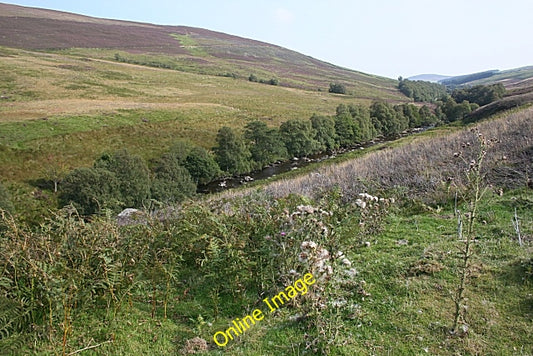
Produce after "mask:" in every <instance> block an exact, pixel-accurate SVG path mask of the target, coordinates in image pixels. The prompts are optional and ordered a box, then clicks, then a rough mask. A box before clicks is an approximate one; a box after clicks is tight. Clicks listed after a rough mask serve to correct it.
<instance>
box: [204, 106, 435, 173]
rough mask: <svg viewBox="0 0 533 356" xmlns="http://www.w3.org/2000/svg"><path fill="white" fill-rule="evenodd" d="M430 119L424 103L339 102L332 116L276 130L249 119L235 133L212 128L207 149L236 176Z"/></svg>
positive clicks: (295, 122) (423, 123)
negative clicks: (213, 138) (212, 139)
mask: <svg viewBox="0 0 533 356" xmlns="http://www.w3.org/2000/svg"><path fill="white" fill-rule="evenodd" d="M436 122H437V117H436V116H435V115H434V114H433V113H432V112H431V110H430V109H429V108H428V107H427V106H422V107H417V106H415V105H413V104H402V105H396V106H393V105H391V104H389V103H387V102H384V101H375V102H374V103H372V105H371V106H370V108H367V107H364V106H362V105H344V104H341V105H339V106H338V107H337V110H336V114H335V115H334V116H319V115H313V116H312V117H311V118H310V119H308V120H299V119H293V120H288V121H285V122H283V123H282V124H281V125H280V127H279V128H270V127H268V126H267V125H266V124H265V123H264V122H262V121H252V122H250V123H248V124H247V125H246V127H245V129H244V133H243V134H242V135H241V134H239V133H237V132H235V130H233V129H232V128H230V127H223V128H221V129H220V130H219V131H218V134H217V137H216V146H215V147H214V148H213V151H214V153H215V160H216V161H217V163H218V165H219V167H220V168H221V170H223V171H225V172H226V173H229V174H241V173H247V172H249V171H250V170H253V169H258V168H262V167H264V166H266V165H268V164H271V163H273V162H276V161H279V160H286V159H289V158H291V157H305V156H309V155H312V154H316V153H320V152H327V151H334V150H336V149H338V148H340V147H349V146H353V145H355V144H361V143H364V142H367V141H370V140H372V139H373V138H375V137H377V136H386V137H393V136H397V135H398V134H400V133H401V132H402V131H404V130H406V129H408V128H414V127H420V126H428V125H433V124H435V123H436Z"/></svg>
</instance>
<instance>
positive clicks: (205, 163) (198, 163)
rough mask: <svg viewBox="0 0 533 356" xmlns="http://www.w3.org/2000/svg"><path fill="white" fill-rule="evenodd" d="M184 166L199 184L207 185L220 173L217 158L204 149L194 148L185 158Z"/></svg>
mask: <svg viewBox="0 0 533 356" xmlns="http://www.w3.org/2000/svg"><path fill="white" fill-rule="evenodd" d="M184 166H185V168H187V170H188V171H189V173H190V174H191V176H192V178H193V179H194V180H195V181H196V182H198V184H207V183H209V182H211V181H212V180H213V179H215V177H217V176H218V175H219V173H220V168H219V167H218V164H217V163H216V162H215V158H214V157H213V155H212V154H211V153H210V152H209V151H208V150H206V149H205V148H203V147H194V148H192V149H191V151H190V152H189V154H188V155H187V157H186V158H185V162H184Z"/></svg>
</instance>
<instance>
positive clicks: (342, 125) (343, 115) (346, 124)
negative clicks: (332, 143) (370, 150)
mask: <svg viewBox="0 0 533 356" xmlns="http://www.w3.org/2000/svg"><path fill="white" fill-rule="evenodd" d="M337 112H338V114H337V115H336V116H335V119H334V120H335V133H336V134H337V141H338V144H339V145H340V146H350V145H353V144H354V143H355V142H356V137H357V131H358V127H357V123H356V122H355V120H354V119H353V117H352V115H351V114H350V112H349V111H347V110H346V111H342V110H341V111H339V110H338V111H337Z"/></svg>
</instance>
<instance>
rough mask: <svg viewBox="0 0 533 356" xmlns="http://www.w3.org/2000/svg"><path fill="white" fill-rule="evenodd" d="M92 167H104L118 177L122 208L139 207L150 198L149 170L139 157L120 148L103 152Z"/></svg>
mask: <svg viewBox="0 0 533 356" xmlns="http://www.w3.org/2000/svg"><path fill="white" fill-rule="evenodd" d="M94 167H95V168H102V169H106V170H108V171H110V172H112V173H113V174H114V175H115V177H116V178H117V179H118V183H119V190H120V194H121V197H122V203H123V207H124V208H128V207H141V206H142V205H143V203H144V202H145V201H147V199H149V198H150V185H151V181H150V171H149V170H148V167H147V166H146V163H145V162H144V160H143V159H142V158H141V157H139V156H136V155H132V154H130V153H129V152H128V151H127V150H126V149H122V150H119V151H116V152H115V153H113V154H103V155H102V156H100V158H99V159H97V160H96V162H95V163H94Z"/></svg>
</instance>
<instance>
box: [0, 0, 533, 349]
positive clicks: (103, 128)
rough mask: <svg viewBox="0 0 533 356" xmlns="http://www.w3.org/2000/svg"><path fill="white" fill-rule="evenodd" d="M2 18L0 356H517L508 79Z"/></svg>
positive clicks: (526, 163)
mask: <svg viewBox="0 0 533 356" xmlns="http://www.w3.org/2000/svg"><path fill="white" fill-rule="evenodd" d="M0 8H1V9H2V10H3V11H2V15H1V16H0V23H1V24H2V26H0V29H1V30H2V31H6V29H7V28H12V29H17V31H16V34H17V36H4V37H2V40H1V41H9V42H3V43H1V45H2V46H3V47H0V75H1V77H2V79H3V80H2V81H1V82H0V86H1V87H0V94H1V96H2V97H1V98H0V103H1V105H0V167H1V169H0V180H1V184H0V354H6V355H19V354H30V355H76V354H90V355H135V354H150V355H167V354H194V353H200V354H215V355H216V354H230V355H301V354H323V355H359V354H361V355H387V354H435V355H450V354H458V355H459V354H460V355H531V354H532V352H533V342H532V340H531V337H530V335H531V333H532V332H533V295H532V291H533V289H532V283H533V259H532V258H533V257H532V251H533V250H532V241H533V209H532V206H533V194H532V192H533V191H532V188H533V183H532V180H531V174H532V167H533V137H532V134H531V133H532V132H533V120H532V116H533V109H532V107H531V105H530V102H531V99H530V96H531V88H530V87H529V86H528V83H529V82H528V81H527V80H524V81H523V83H522V85H521V86H520V85H518V84H517V82H513V83H512V85H510V86H508V87H505V86H503V85H501V83H499V84H498V83H484V85H483V86H472V87H457V88H446V87H444V86H439V85H434V84H431V83H426V82H417V81H408V80H403V79H402V78H400V80H398V81H395V80H391V79H386V78H380V77H375V76H371V75H366V74H364V73H359V72H355V71H349V70H345V69H343V68H339V67H335V66H332V65H329V64H326V63H323V62H320V61H317V60H314V59H311V58H309V57H306V56H303V55H300V54H298V53H295V52H291V51H286V50H284V49H282V48H280V47H276V46H272V45H268V44H264V43H260V42H256V41H252V40H246V39H241V38H236V37H234V36H229V35H225V34H220V33H212V32H210V31H207V30H201V29H191V28H183V27H180V28H177V27H176V28H174V27H164V26H163V27H159V26H156V25H147V24H139V23H126V22H118V21H112V20H103V19H93V18H87V17H83V16H79V15H74V14H65V13H59V12H49V11H46V10H37V9H28V8H22V7H14V6H8V5H4V4H0ZM50 28H56V29H57V31H48V29H50ZM72 29H74V30H75V31H74V30H72ZM67 30H69V31H67ZM70 30H72V31H70ZM38 32H42V33H46V35H47V36H49V38H42V40H41V41H37V40H35V39H36V38H38V37H35V36H36V33H38ZM72 33H75V34H77V35H76V36H78V37H76V38H73V39H69V38H68V37H65V36H66V34H72ZM82 34H86V35H87V37H88V38H89V37H90V39H91V40H90V41H89V40H87V41H85V42H84V41H81V38H80V37H79V36H81V35H82ZM130 34H131V36H130ZM30 35H31V36H30ZM117 36H118V37H117ZM29 38H31V39H32V40H31V41H30V40H29ZM147 38H157V39H160V41H159V42H158V43H159V46H155V47H154V42H153V41H147V40H146V39H147ZM54 41H56V42H54ZM69 41H72V42H69ZM91 41H93V42H91ZM46 43H51V44H53V45H44V44H46ZM230 44H231V45H230ZM230 49H231V50H230ZM217 51H218V52H217ZM250 53H255V55H253V56H250ZM245 54H246V55H245ZM280 61H284V64H280V63H279V62H280ZM285 65H290V66H289V67H285ZM283 68H286V70H284V69H283ZM520 73H522V72H520ZM318 89H320V90H318ZM435 93H438V96H437V97H436V96H435ZM415 94H416V98H415ZM410 132H418V133H416V134H409V133H410ZM372 142H373V143H372ZM345 151H347V153H342V154H341V152H345ZM314 155H319V156H322V155H327V156H328V157H329V159H328V160H324V161H321V162H319V163H313V164H309V165H306V166H305V167H303V168H298V169H295V170H292V171H290V172H288V173H284V174H280V175H277V176H274V177H270V178H268V179H266V180H262V181H256V182H251V181H247V182H245V183H246V184H243V185H242V187H240V188H238V189H229V190H225V191H223V192H220V193H216V194H209V195H204V194H198V193H197V188H198V186H200V185H202V184H206V183H209V182H210V181H213V180H216V179H219V178H224V177H226V178H228V179H229V178H230V177H232V176H234V175H237V176H238V175H240V174H244V175H246V174H251V173H250V172H251V171H253V170H257V169H261V168H262V167H265V166H267V167H269V166H275V165H276V164H278V163H277V162H282V161H283V162H285V161H291V162H294V164H296V163H295V162H300V161H305V160H308V159H309V157H313V156H314ZM125 208H136V210H127V211H129V212H130V214H129V215H127V216H126V217H125V212H122V213H121V211H122V210H123V209H125ZM132 211H133V213H132ZM119 213H120V214H119Z"/></svg>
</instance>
